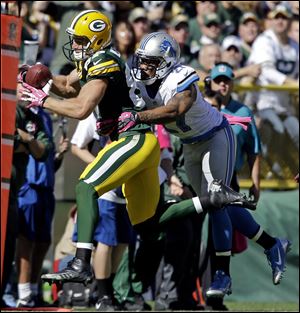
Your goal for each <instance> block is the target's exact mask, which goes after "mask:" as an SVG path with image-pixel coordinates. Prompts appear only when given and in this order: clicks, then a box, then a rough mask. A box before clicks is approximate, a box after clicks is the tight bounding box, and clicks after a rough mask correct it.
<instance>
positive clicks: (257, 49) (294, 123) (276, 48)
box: [249, 6, 299, 175]
mask: <svg viewBox="0 0 300 313" xmlns="http://www.w3.org/2000/svg"><path fill="white" fill-rule="evenodd" d="M270 18H271V24H270V26H271V28H270V29H268V30H266V31H264V32H263V33H262V34H261V35H259V36H258V37H257V39H256V40H255V42H254V43H253V47H252V52H251V55H250V57H249V63H250V64H261V65H262V72H261V74H260V76H259V78H258V84H259V85H262V86H264V85H268V84H274V85H278V86H280V85H291V86H298V81H299V65H298V64H299V63H298V62H299V51H297V49H296V48H295V46H294V45H292V44H291V40H290V39H289V37H288V29H289V25H290V23H291V14H290V12H289V11H288V10H287V9H286V8H285V7H284V6H277V7H275V9H274V10H273V11H272V12H270ZM256 107H257V111H258V113H257V114H258V116H259V118H260V119H261V120H262V123H261V125H262V128H261V132H262V141H263V144H264V150H263V151H264V156H266V155H267V154H268V150H267V149H268V146H269V143H270V140H271V136H270V134H269V132H270V131H275V133H276V134H277V136H276V138H277V140H281V139H283V136H282V135H283V134H284V133H285V132H287V134H288V135H289V137H290V138H291V140H292V142H293V144H294V146H295V147H296V148H297V150H298V151H299V120H298V118H297V117H296V115H295V108H294V107H293V105H292V103H291V101H290V95H289V93H288V92H285V91H270V90H261V91H260V92H259V93H258V94H257V103H256ZM277 146H280V145H278V142H277ZM270 166H271V167H274V166H275V167H274V168H273V171H274V173H275V174H276V172H277V174H278V175H281V174H280V169H276V168H278V165H277V163H274V164H271V165H270Z"/></svg>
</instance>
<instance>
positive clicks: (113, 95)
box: [76, 48, 151, 139]
mask: <svg viewBox="0 0 300 313" xmlns="http://www.w3.org/2000/svg"><path fill="white" fill-rule="evenodd" d="M76 68H77V73H78V76H79V78H80V84H81V86H83V85H84V84H85V83H87V82H89V81H90V80H92V79H103V78H106V79H107V80H108V87H107V89H106V92H105V94H104V96H103V98H102V100H101V102H100V103H99V104H98V106H97V108H96V109H95V111H94V114H95V115H96V117H97V118H98V117H99V118H100V117H101V118H103V119H117V118H118V116H119V115H120V114H121V113H122V112H125V111H130V112H136V111H138V109H137V108H135V107H134V103H133V102H132V100H131V99H130V97H129V87H128V86H127V82H126V75H125V63H124V61H123V60H122V59H121V57H120V54H119V52H117V51H116V50H114V49H113V48H107V49H105V50H101V51H98V52H96V53H95V54H94V55H93V56H91V57H90V58H88V59H86V60H84V61H81V62H78V63H76ZM150 129H151V128H150V126H149V125H148V124H138V125H136V126H135V127H133V128H131V129H130V130H129V131H127V132H126V134H128V133H129V132H136V131H143V132H145V131H147V130H150ZM124 135H125V133H122V137H123V136H124ZM112 137H113V138H112V139H116V133H114V134H113V136H112Z"/></svg>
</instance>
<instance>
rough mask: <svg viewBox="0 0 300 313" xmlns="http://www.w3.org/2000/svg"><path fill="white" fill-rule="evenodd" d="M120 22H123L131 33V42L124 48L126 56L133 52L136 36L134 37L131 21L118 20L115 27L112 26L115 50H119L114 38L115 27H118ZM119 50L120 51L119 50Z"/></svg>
mask: <svg viewBox="0 0 300 313" xmlns="http://www.w3.org/2000/svg"><path fill="white" fill-rule="evenodd" d="M121 24H125V25H126V28H127V29H129V30H130V32H131V33H132V40H131V43H130V44H129V45H128V47H127V49H126V54H127V57H128V56H129V55H131V54H134V52H135V45H136V38H135V33H134V30H133V27H132V25H131V23H129V22H128V21H126V20H120V21H119V22H118V23H117V24H116V26H115V28H114V32H113V40H114V47H115V48H116V50H118V51H119V42H118V40H117V38H116V34H117V29H118V26H119V25H121ZM119 52H121V51H119Z"/></svg>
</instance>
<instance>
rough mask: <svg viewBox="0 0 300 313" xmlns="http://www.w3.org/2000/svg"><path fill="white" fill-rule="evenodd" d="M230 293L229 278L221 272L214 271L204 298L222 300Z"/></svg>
mask: <svg viewBox="0 0 300 313" xmlns="http://www.w3.org/2000/svg"><path fill="white" fill-rule="evenodd" d="M231 293H232V291H231V278H230V276H228V275H226V274H225V273H224V272H223V271H216V273H215V275H214V279H213V282H212V283H211V285H210V287H209V288H208V289H207V291H206V297H207V298H210V297H217V298H223V297H224V296H225V295H230V294H231Z"/></svg>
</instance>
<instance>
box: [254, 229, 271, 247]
mask: <svg viewBox="0 0 300 313" xmlns="http://www.w3.org/2000/svg"><path fill="white" fill-rule="evenodd" d="M255 238H256V236H254V238H252V239H254V240H255ZM255 241H256V242H257V243H258V244H259V245H260V246H262V247H263V248H264V249H265V250H269V249H271V248H272V247H273V246H274V245H275V244H276V239H275V238H274V237H271V236H270V235H269V234H267V233H266V232H265V231H264V230H263V231H262V233H261V235H260V236H259V237H258V239H256V240H255Z"/></svg>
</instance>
